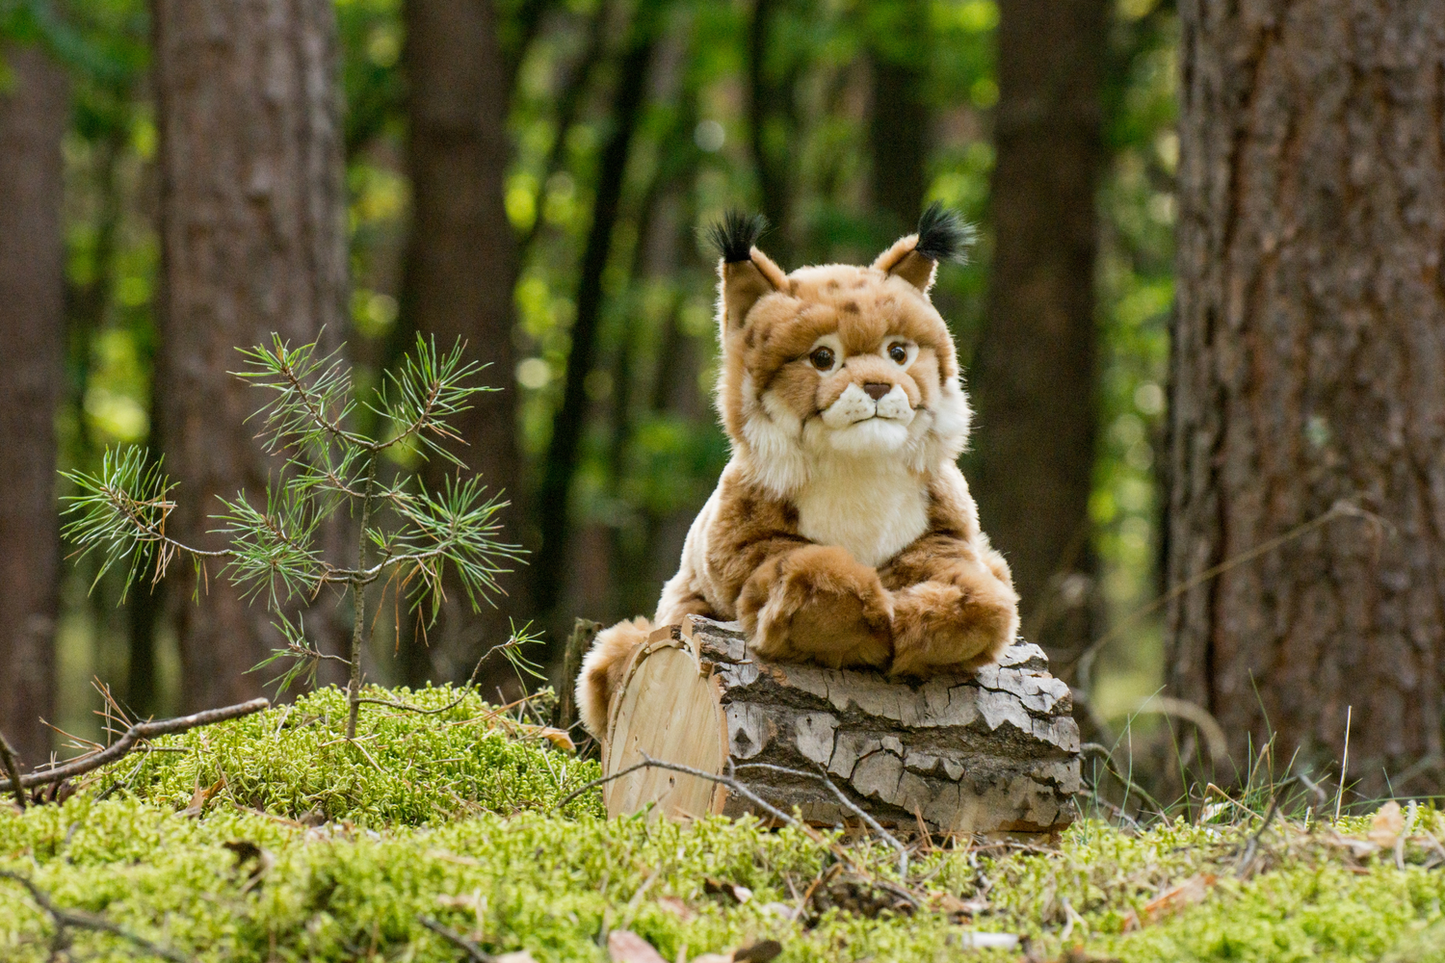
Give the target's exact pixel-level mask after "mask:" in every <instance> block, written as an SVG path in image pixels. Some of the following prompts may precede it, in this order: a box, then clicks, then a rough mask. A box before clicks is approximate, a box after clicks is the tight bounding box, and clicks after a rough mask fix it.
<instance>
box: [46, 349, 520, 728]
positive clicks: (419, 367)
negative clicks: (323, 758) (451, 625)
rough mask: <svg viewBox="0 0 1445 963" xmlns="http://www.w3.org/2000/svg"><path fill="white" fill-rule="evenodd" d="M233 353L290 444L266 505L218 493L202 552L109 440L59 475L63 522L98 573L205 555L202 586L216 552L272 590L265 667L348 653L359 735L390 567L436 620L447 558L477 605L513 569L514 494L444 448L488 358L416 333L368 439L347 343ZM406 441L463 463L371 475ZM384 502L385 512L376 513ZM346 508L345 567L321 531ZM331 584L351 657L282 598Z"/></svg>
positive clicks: (352, 721) (274, 432)
mask: <svg viewBox="0 0 1445 963" xmlns="http://www.w3.org/2000/svg"><path fill="white" fill-rule="evenodd" d="M240 351H241V354H242V356H243V357H244V358H245V359H246V361H247V366H246V367H245V368H243V370H241V371H238V372H234V374H236V375H237V376H238V377H240V378H243V379H245V380H247V381H249V382H251V383H252V384H254V385H256V386H258V387H261V388H264V389H266V390H267V391H269V392H270V393H271V399H270V400H269V401H268V402H267V403H266V404H265V405H263V406H262V407H261V408H260V410H259V411H257V412H256V414H255V415H253V416H252V417H253V418H259V419H260V420H261V422H262V428H261V431H260V433H259V434H258V436H257V437H258V438H260V439H261V440H262V442H263V444H264V447H265V449H266V451H267V452H268V453H270V454H276V455H280V456H283V457H284V459H285V462H284V464H285V467H284V469H282V470H281V471H280V472H279V473H278V476H277V477H273V478H272V479H271V480H270V481H269V482H268V483H267V486H266V492H265V498H264V502H260V501H253V500H252V499H251V498H248V497H247V495H246V493H245V492H244V491H242V492H239V493H238V494H237V495H236V497H235V498H234V499H232V500H227V499H224V498H223V499H221V504H222V511H220V512H219V513H218V514H216V515H212V516H211V521H212V522H213V524H214V526H215V527H214V528H212V532H214V533H216V534H219V535H222V536H224V538H225V539H226V542H227V545H226V547H225V548H222V549H219V550H214V551H208V550H203V549H199V548H195V547H192V546H190V545H185V544H183V543H181V542H179V541H177V540H176V539H174V538H172V537H171V536H170V535H169V534H168V533H167V531H166V522H167V519H168V518H169V517H170V515H171V513H172V512H173V511H174V510H175V507H176V502H175V501H174V500H173V498H172V495H173V493H174V491H175V488H176V485H175V483H173V482H172V481H170V479H169V478H167V477H166V476H165V474H164V473H163V472H162V470H161V465H160V463H159V462H158V461H155V462H152V461H151V460H149V459H148V458H147V457H146V454H145V452H143V451H142V450H141V449H139V448H128V449H124V450H121V451H115V452H111V451H107V452H106V453H105V455H104V457H103V458H102V460H101V466H100V471H99V472H98V473H97V474H94V475H91V474H87V473H86V472H83V471H74V472H65V473H63V474H64V476H65V477H66V478H67V479H69V480H70V481H71V482H72V483H73V484H74V485H75V486H76V488H77V489H78V490H79V493H78V494H75V495H70V496H67V497H66V501H68V502H69V505H68V506H67V508H66V509H65V515H66V516H67V519H68V520H67V522H66V525H65V528H64V534H65V536H66V537H67V538H69V539H70V540H71V541H72V542H74V543H75V544H76V545H77V546H78V547H79V552H80V554H81V555H82V556H83V555H86V554H89V553H90V552H92V551H97V552H100V553H101V554H102V560H101V565H100V572H99V574H98V575H97V576H96V578H97V580H99V577H100V575H103V574H104V573H105V572H106V571H108V570H109V569H110V568H111V567H112V566H113V565H117V564H121V563H124V564H125V565H126V566H127V569H128V570H127V572H126V578H125V586H126V589H127V590H128V589H129V587H130V586H131V585H132V584H133V583H135V582H136V581H138V580H139V579H140V578H141V577H143V576H144V575H145V574H146V573H147V572H149V573H150V577H151V579H152V581H154V582H158V581H160V580H161V579H162V578H164V577H165V574H166V572H167V570H168V569H169V567H170V565H171V563H172V562H173V561H175V559H176V558H177V556H182V555H184V556H188V557H189V558H190V559H191V560H192V562H193V564H194V565H195V566H196V570H197V576H198V579H197V592H199V590H200V584H201V582H202V581H203V580H204V578H206V577H208V575H209V573H208V571H207V565H208V563H210V562H217V563H222V565H223V567H222V569H221V574H222V575H223V576H224V577H226V578H227V579H228V580H229V581H230V582H231V583H232V584H234V585H236V586H238V587H239V588H240V589H241V590H242V592H243V594H244V595H245V596H246V597H247V598H252V599H253V598H256V597H257V596H259V595H261V594H262V593H265V595H266V601H267V603H268V605H269V607H270V609H271V611H272V612H273V613H274V614H275V621H274V623H273V624H274V625H275V626H276V628H277V630H278V631H279V632H280V633H281V636H282V639H283V641H284V646H283V648H281V649H277V650H275V654H274V655H273V656H272V657H271V658H270V659H267V660H266V661H265V662H263V663H262V665H266V664H269V663H270V662H273V661H275V660H276V659H278V658H282V659H287V658H289V659H293V660H295V662H294V663H293V666H292V667H291V668H290V669H289V670H288V671H287V672H285V673H284V674H283V676H282V677H281V682H282V685H283V688H284V687H285V686H286V685H289V684H290V683H291V682H292V681H294V680H295V679H296V678H297V676H298V675H301V674H302V673H308V672H309V674H310V675H312V676H314V673H315V669H316V666H317V665H318V664H319V663H320V661H321V660H322V659H334V660H337V661H340V662H343V663H345V664H346V665H347V667H348V670H349V676H350V678H349V682H348V685H347V706H348V712H349V715H348V719H347V726H346V734H347V738H354V737H355V735H356V717H357V712H358V709H359V706H360V693H361V678H362V673H361V650H362V645H363V642H364V641H365V638H366V631H367V630H366V626H367V622H366V594H367V587H368V586H369V585H371V583H373V582H375V581H377V580H378V579H380V578H382V577H383V576H385V577H386V579H387V582H388V583H394V584H395V585H396V586H398V592H404V593H405V594H406V596H407V598H408V601H409V603H410V605H411V607H412V608H413V609H414V610H417V611H419V612H422V613H423V614H424V616H425V621H426V622H427V623H430V622H432V621H434V620H435V618H436V615H437V613H438V611H439V610H440V607H441V603H442V601H443V599H444V597H445V593H444V589H443V581H442V578H443V574H444V572H445V570H446V569H447V567H448V566H450V567H451V568H452V569H453V570H454V571H455V572H456V575H457V581H458V582H459V583H460V584H461V586H462V587H463V589H464V590H465V592H466V593H467V598H468V600H469V601H470V602H471V604H472V607H473V609H476V608H479V607H480V605H481V602H482V601H484V600H485V599H487V598H488V597H490V596H491V595H493V594H495V593H496V592H498V588H497V582H496V577H497V575H499V574H501V573H502V572H505V571H509V569H506V568H504V567H503V566H504V565H505V564H506V563H508V562H510V561H517V560H518V558H519V554H520V550H519V549H518V548H517V547H516V546H514V545H508V544H504V543H503V542H501V541H499V539H498V536H499V533H500V523H499V521H498V520H497V517H496V516H497V512H498V511H499V510H500V509H502V508H504V507H505V506H506V505H507V502H505V501H502V500H501V498H500V496H499V495H491V494H488V492H487V490H486V489H485V488H484V487H483V486H482V484H481V482H480V480H479V479H478V478H476V477H472V478H464V477H462V473H463V472H464V471H465V470H466V465H465V464H464V463H463V462H462V461H461V459H460V458H458V457H457V456H456V455H455V454H454V453H453V452H452V451H451V449H450V448H449V447H448V444H449V443H456V442H459V441H460V440H461V439H460V438H459V437H458V436H457V434H456V433H455V432H454V431H453V429H452V428H451V427H450V426H449V425H448V419H449V418H451V417H453V416H455V415H457V414H458V413H460V412H463V411H466V410H467V409H468V408H469V407H470V401H471V398H472V396H474V395H476V394H477V393H479V392H482V391H493V390H496V389H494V388H488V387H483V386H478V385H474V384H472V383H471V382H472V381H473V379H474V378H475V376H476V375H477V373H478V372H479V371H480V370H481V369H480V367H479V366H478V365H477V364H475V363H473V362H467V361H464V360H463V357H462V344H461V343H460V342H458V343H457V345H456V346H455V347H453V348H452V349H451V350H450V351H446V352H441V351H438V350H437V347H436V344H435V342H434V341H428V340H427V339H426V338H423V337H421V336H418V337H417V341H416V348H415V351H414V352H413V353H412V354H411V355H410V356H409V357H408V358H407V359H406V360H405V362H404V363H403V364H402V366H401V369H400V370H399V371H397V372H394V373H391V374H389V375H388V376H387V378H386V379H385V380H384V381H383V383H382V385H381V387H380V389H379V390H378V391H377V393H376V397H375V399H374V400H373V402H372V403H369V404H367V405H366V407H367V408H368V409H369V410H370V411H371V412H373V413H374V414H375V415H376V416H377V418H378V420H379V424H381V425H382V426H384V428H385V430H386V433H385V434H384V435H383V436H381V437H376V438H373V437H369V436H367V435H364V434H361V433H359V432H357V431H355V430H353V429H352V428H351V427H350V424H351V417H350V416H351V414H352V412H353V411H354V410H355V406H356V402H355V400H354V399H353V396H352V384H351V371H350V368H349V366H348V365H347V364H346V363H345V362H344V361H342V360H341V358H340V356H339V354H340V349H338V350H337V351H335V352H332V353H330V354H327V355H318V353H317V346H316V344H315V343H312V344H307V345H303V346H301V347H299V348H292V347H291V346H290V344H289V343H287V342H285V341H283V340H282V339H281V338H280V337H279V336H277V335H273V336H272V340H271V344H270V345H269V346H268V345H258V346H257V347H254V348H242V349H240ZM403 447H404V449H406V450H410V451H411V452H414V453H415V454H417V455H419V456H420V457H422V458H424V459H426V458H441V459H443V460H445V461H447V462H449V463H451V464H452V465H453V466H454V467H455V468H456V469H457V472H456V475H455V476H453V477H450V478H448V479H447V481H446V483H445V484H444V485H443V486H442V488H441V489H440V490H438V491H428V490H427V489H426V488H425V486H423V485H422V483H421V480H420V478H418V477H416V475H415V473H414V472H406V471H398V472H397V473H396V474H395V477H394V479H392V480H390V481H388V480H385V479H383V478H382V476H381V474H380V473H379V472H378V468H379V463H380V461H381V459H382V457H383V456H384V455H385V454H386V453H387V452H388V451H389V450H392V449H398V448H403ZM383 506H385V507H386V508H387V509H388V510H389V512H388V515H389V518H390V519H391V523H390V524H386V525H383V524H379V523H378V518H379V517H380V509H381V508H382V507H383ZM343 507H344V508H346V509H347V510H348V511H349V512H351V513H353V514H354V513H356V512H359V513H360V519H361V522H360V526H359V528H358V529H357V530H356V535H357V541H356V546H357V548H356V564H355V566H354V567H352V568H346V567H343V566H338V565H335V564H333V563H332V562H330V561H328V560H327V559H326V558H323V557H322V553H321V550H320V547H319V545H318V543H317V535H318V532H319V531H320V529H321V526H322V524H323V523H324V522H325V521H326V519H327V518H328V517H330V516H331V515H333V514H335V513H336V512H337V511H339V510H341V509H342V508H343ZM327 586H334V587H337V588H338V589H340V590H342V591H344V592H347V593H349V594H350V595H351V600H352V605H353V607H354V612H353V622H352V635H351V646H350V653H349V657H348V658H343V657H341V656H338V655H330V654H326V653H323V652H321V651H320V649H319V648H317V647H315V646H313V645H311V644H310V643H309V642H308V641H307V638H306V632H305V626H304V624H303V622H302V620H301V619H300V617H299V616H298V617H297V618H296V619H295V620H292V619H291V618H288V617H287V615H286V614H285V612H284V611H283V607H284V606H285V605H286V604H287V603H290V602H291V601H293V600H296V599H305V600H307V601H311V600H314V599H315V598H316V597H317V596H318V595H319V594H320V592H321V591H322V589H324V588H326V587H327ZM510 654H511V653H509V655H510ZM258 668H259V666H258Z"/></svg>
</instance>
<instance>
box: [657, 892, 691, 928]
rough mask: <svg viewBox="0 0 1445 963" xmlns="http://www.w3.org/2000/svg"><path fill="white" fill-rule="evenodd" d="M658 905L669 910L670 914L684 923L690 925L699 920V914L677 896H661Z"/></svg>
mask: <svg viewBox="0 0 1445 963" xmlns="http://www.w3.org/2000/svg"><path fill="white" fill-rule="evenodd" d="M657 905H658V906H661V907H662V908H663V909H665V910H667V911H668V912H669V913H671V914H672V915H673V916H676V917H677V918H678V919H680V920H682V921H683V922H684V923H690V922H692V921H693V920H694V919H696V918H697V914H696V913H694V912H693V911H692V909H691V908H690V907H689V906H688V905H687V904H686V903H684V902H683V901H682V900H680V899H678V898H677V897H676V896H659V897H658V898H657Z"/></svg>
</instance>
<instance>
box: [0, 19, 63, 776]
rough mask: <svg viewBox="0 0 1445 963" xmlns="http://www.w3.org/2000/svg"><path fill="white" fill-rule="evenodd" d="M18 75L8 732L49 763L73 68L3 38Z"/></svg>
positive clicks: (5, 130)
mask: <svg viewBox="0 0 1445 963" xmlns="http://www.w3.org/2000/svg"><path fill="white" fill-rule="evenodd" d="M0 60H3V61H4V63H5V65H6V66H7V67H8V68H9V69H10V71H11V72H12V75H13V78H14V85H13V86H12V87H10V88H9V89H8V90H0V340H3V343H4V345H5V361H4V363H0V438H4V439H5V444H6V446H7V449H8V452H7V454H8V461H9V463H8V465H7V467H6V470H5V471H4V472H3V473H0V546H3V551H0V581H3V584H4V586H5V590H4V591H3V592H0V732H4V733H5V734H6V735H7V736H8V737H9V739H10V743H11V745H13V746H14V747H15V750H16V752H18V753H19V754H20V756H21V757H22V759H23V761H24V762H25V763H27V764H29V765H31V766H34V765H37V764H39V763H41V762H44V761H45V759H46V758H47V756H48V753H49V750H50V738H49V730H47V729H46V728H45V727H44V726H42V725H41V724H40V718H41V717H42V716H44V717H45V718H46V719H52V720H53V719H54V718H55V618H56V614H57V609H58V606H59V593H58V591H57V585H58V581H59V577H60V532H59V529H58V525H57V514H56V512H57V506H56V503H55V454H56V453H55V408H56V405H57V404H58V403H59V400H60V392H61V385H62V383H63V380H64V372H63V366H64V352H65V296H64V291H65V281H64V273H63V272H64V265H65V249H64V244H63V241H62V233H61V221H60V207H61V192H62V174H63V165H62V162H61V156H60V141H61V138H62V137H63V136H64V134H65V129H66V125H67V123H68V121H69V119H70V105H69V97H68V94H67V82H66V78H65V74H64V72H63V71H62V70H61V69H60V67H59V66H58V65H56V64H55V63H53V62H52V61H51V60H50V58H49V57H48V56H47V55H46V54H45V53H44V52H43V51H41V50H39V49H36V48H33V47H30V48H22V47H15V46H0Z"/></svg>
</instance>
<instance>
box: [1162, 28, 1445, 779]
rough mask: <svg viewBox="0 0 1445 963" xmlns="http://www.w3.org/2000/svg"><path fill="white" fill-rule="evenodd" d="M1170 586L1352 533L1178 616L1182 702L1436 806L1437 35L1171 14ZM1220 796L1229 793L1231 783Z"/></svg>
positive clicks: (1220, 584)
mask: <svg viewBox="0 0 1445 963" xmlns="http://www.w3.org/2000/svg"><path fill="white" fill-rule="evenodd" d="M1180 20H1181V25H1182V28H1183V36H1182V40H1181V50H1180V52H1181V67H1182V83H1181V89H1180V123H1179V134H1180V166H1179V208H1180V216H1179V248H1178V278H1179V289H1178V290H1179V294H1178V308H1177V314H1176V318H1175V324H1174V342H1173V343H1174V349H1173V350H1174V354H1173V361H1172V368H1173V372H1172V382H1173V384H1172V397H1171V405H1170V408H1171V413H1172V414H1171V421H1172V425H1171V431H1172V451H1171V455H1170V476H1171V479H1172V490H1171V499H1170V525H1171V531H1170V538H1169V545H1170V550H1169V557H1168V579H1169V582H1170V584H1181V583H1185V582H1188V581H1191V580H1194V579H1197V578H1201V577H1202V576H1203V575H1204V573H1205V572H1206V571H1208V570H1209V569H1211V568H1212V567H1214V566H1216V565H1219V564H1221V563H1225V562H1228V561H1229V560H1230V559H1232V558H1234V557H1236V556H1238V555H1239V554H1241V553H1243V552H1247V551H1248V550H1250V549H1252V548H1254V547H1256V546H1259V545H1261V544H1262V543H1264V542H1266V541H1267V540H1269V539H1271V538H1274V537H1277V536H1281V535H1284V534H1286V533H1288V532H1290V531H1291V530H1292V529H1294V528H1295V527H1297V526H1300V525H1302V524H1304V523H1307V522H1310V521H1311V520H1314V519H1317V518H1319V517H1321V516H1323V515H1324V514H1325V513H1327V512H1329V511H1330V509H1331V508H1332V506H1336V505H1337V503H1342V502H1343V503H1346V504H1350V505H1353V506H1355V507H1357V508H1359V509H1363V510H1366V511H1368V512H1373V513H1375V514H1377V515H1378V516H1380V518H1381V519H1382V521H1380V522H1378V523H1372V522H1371V521H1370V520H1368V519H1361V518H1359V517H1349V516H1348V515H1347V514H1345V513H1341V514H1339V517H1337V518H1335V519H1334V520H1331V521H1330V522H1329V523H1328V524H1324V525H1320V526H1317V527H1314V528H1312V529H1311V530H1309V531H1308V532H1307V533H1305V534H1303V535H1301V536H1300V537H1298V538H1296V539H1294V540H1292V541H1291V542H1290V543H1289V544H1288V545H1287V546H1286V547H1284V548H1282V549H1280V550H1277V551H1271V552H1267V553H1265V554H1263V555H1261V556H1260V557H1259V558H1257V559H1253V560H1251V561H1249V562H1247V563H1245V564H1240V565H1238V566H1236V567H1233V568H1230V569H1229V570H1228V571H1226V572H1224V573H1223V574H1222V575H1220V576H1219V577H1218V578H1215V579H1209V580H1204V581H1201V582H1200V584H1198V585H1197V586H1195V587H1193V588H1192V589H1190V590H1189V591H1188V592H1186V593H1184V594H1182V595H1180V596H1179V597H1178V598H1176V599H1175V600H1174V601H1173V602H1172V603H1171V604H1170V606H1169V612H1168V635H1169V637H1170V638H1171V639H1172V640H1173V650H1172V654H1171V658H1170V662H1169V677H1170V678H1169V681H1170V684H1171V685H1172V687H1173V689H1174V691H1175V693H1176V694H1177V695H1179V696H1182V697H1183V698H1185V699H1188V700H1191V701H1193V702H1197V703H1198V704H1200V705H1201V706H1204V707H1205V708H1206V709H1208V710H1209V711H1210V712H1212V713H1213V714H1214V715H1215V717H1216V718H1217V719H1218V720H1219V722H1220V724H1221V725H1222V726H1223V728H1224V731H1225V732H1227V733H1228V734H1229V738H1230V747H1231V750H1232V753H1233V755H1234V760H1235V762H1236V764H1242V762H1243V755H1242V754H1243V752H1244V751H1245V748H1246V740H1248V739H1252V740H1253V745H1254V747H1255V748H1256V750H1257V748H1258V747H1259V746H1261V745H1262V744H1263V743H1264V742H1265V741H1266V739H1268V738H1269V736H1270V734H1271V733H1273V734H1274V736H1275V738H1276V745H1275V748H1274V757H1275V759H1276V760H1284V759H1289V758H1290V757H1291V755H1292V754H1293V753H1294V752H1295V750H1296V749H1299V750H1301V753H1302V755H1301V757H1300V759H1301V762H1302V764H1305V765H1311V766H1319V765H1329V764H1331V763H1333V764H1336V765H1337V764H1338V761H1339V759H1340V757H1341V756H1342V754H1343V749H1344V739H1345V723H1346V715H1347V712H1348V711H1350V707H1353V710H1352V712H1350V715H1351V717H1352V719H1351V728H1350V737H1349V759H1350V763H1349V768H1350V772H1349V778H1351V779H1358V780H1360V785H1359V789H1360V791H1361V792H1362V793H1364V794H1365V795H1366V796H1371V795H1374V794H1377V793H1380V792H1383V791H1385V789H1386V780H1385V774H1386V773H1388V776H1389V779H1390V783H1389V785H1390V788H1392V789H1393V791H1394V793H1397V794H1398V793H1416V792H1438V791H1439V790H1440V789H1441V788H1442V786H1445V782H1442V765H1445V761H1442V750H1445V742H1442V730H1441V725H1442V709H1445V706H1442V699H1445V336H1442V332H1445V327H1442V324H1441V317H1442V310H1445V288H1442V280H1441V263H1440V260H1441V252H1442V251H1445V150H1442V135H1441V111H1442V101H1445V91H1442V85H1441V77H1442V75H1445V20H1442V19H1441V17H1440V16H1439V9H1438V7H1436V6H1435V5H1434V4H1430V3H1418V2H1409V3H1397V4H1376V3H1367V2H1362V0H1305V2H1297V3H1285V2H1283V0H1264V2H1260V3H1255V4H1249V5H1245V6H1226V5H1221V4H1213V3H1201V2H1198V0H1188V2H1183V3H1181V4H1180ZM1222 775H1224V776H1226V777H1228V776H1231V775H1233V774H1232V773H1227V772H1226V773H1223V774H1222Z"/></svg>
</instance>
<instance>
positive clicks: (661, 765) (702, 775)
mask: <svg viewBox="0 0 1445 963" xmlns="http://www.w3.org/2000/svg"><path fill="white" fill-rule="evenodd" d="M650 768H655V769H670V770H672V771H673V772H681V773H686V774H687V775H689V776H697V777H698V778H699V779H707V780H709V781H710V782H716V783H721V784H722V785H724V786H727V787H728V788H729V789H731V790H732V791H733V792H736V793H737V794H738V795H740V796H746V797H747V798H748V800H749V801H751V802H752V803H753V804H754V805H756V806H757V807H758V808H759V809H761V810H763V811H764V812H766V813H767V814H768V815H769V816H772V817H773V818H774V819H780V820H782V821H783V822H785V823H787V824H789V825H790V826H801V825H803V824H802V823H801V822H799V821H798V820H797V819H795V818H794V817H792V816H789V815H788V814H787V813H785V812H783V811H782V810H781V809H778V808H776V807H775V806H773V805H771V804H770V803H768V802H767V801H765V800H764V799H763V798H762V797H761V796H759V795H757V794H756V793H754V792H753V791H752V790H751V789H749V788H748V787H747V786H745V785H743V784H742V783H741V782H739V781H738V780H736V779H733V778H732V777H730V776H720V775H718V774H717V773H714V772H704V771H703V770H701V769H694V768H693V767H692V766H684V765H681V764H679V763H675V762H663V761H662V760H660V759H654V758H652V757H651V756H649V755H648V754H647V753H645V752H644V753H642V761H641V762H635V763H633V764H632V765H630V766H628V767H627V768H626V769H619V770H618V771H617V772H614V773H613V774H612V775H610V776H603V777H602V778H601V779H594V780H592V781H591V782H589V783H587V784H585V785H583V786H579V787H577V788H576V789H574V790H573V791H572V792H570V793H568V794H567V795H565V796H563V797H562V798H561V799H560V800H559V801H558V802H557V804H556V805H555V806H553V807H552V808H553V810H554V811H555V810H560V809H561V808H562V807H563V806H565V805H567V804H568V803H569V802H571V801H572V800H574V799H576V798H577V797H578V796H580V795H582V794H583V793H584V792H586V791H587V790H589V789H596V788H597V787H598V786H602V785H605V784H606V783H609V782H612V781H613V780H614V779H621V778H622V777H623V776H628V775H631V774H632V773H634V772H636V771H637V770H639V769H650Z"/></svg>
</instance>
